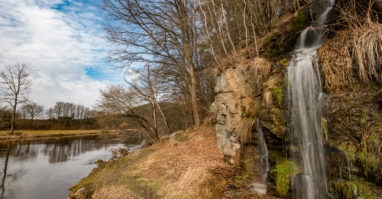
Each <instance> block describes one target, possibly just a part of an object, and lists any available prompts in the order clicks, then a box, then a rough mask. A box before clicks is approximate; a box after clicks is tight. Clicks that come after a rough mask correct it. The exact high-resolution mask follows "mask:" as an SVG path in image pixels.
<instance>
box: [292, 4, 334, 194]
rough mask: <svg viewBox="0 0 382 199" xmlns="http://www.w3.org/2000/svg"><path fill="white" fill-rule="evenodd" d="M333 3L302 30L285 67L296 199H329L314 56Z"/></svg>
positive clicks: (318, 75)
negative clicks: (297, 171)
mask: <svg viewBox="0 0 382 199" xmlns="http://www.w3.org/2000/svg"><path fill="white" fill-rule="evenodd" d="M334 3H335V2H334V0H328V6H327V8H326V9H325V11H324V12H323V13H322V14H321V16H320V17H319V18H318V19H317V22H316V23H315V24H314V25H313V26H311V27H308V28H306V29H305V30H304V31H302V33H301V35H300V40H299V43H298V45H297V48H296V50H295V51H294V53H293V59H292V60H291V63H290V65H289V67H288V81H289V84H288V85H289V87H288V93H289V110H290V125H289V126H290V130H291V137H290V138H291V140H290V141H291V155H292V158H293V159H294V160H295V161H296V163H297V165H299V167H300V168H301V172H302V174H301V175H299V176H300V178H299V179H298V181H299V183H297V184H298V186H299V187H295V190H298V191H296V198H298V199H322V198H328V197H330V194H329V193H328V188H327V179H326V161H325V156H324V148H323V144H322V140H323V132H322V129H321V118H322V105H323V101H324V96H325V95H324V94H323V93H322V88H321V82H320V74H319V70H318V68H317V64H316V63H317V58H316V54H317V50H318V48H319V47H320V46H321V45H322V44H323V42H324V38H325V33H324V31H323V28H322V26H323V25H325V23H326V21H327V17H328V15H329V13H330V11H331V10H332V8H333V6H334ZM296 180H297V179H296Z"/></svg>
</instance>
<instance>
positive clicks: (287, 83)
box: [285, 76, 290, 88]
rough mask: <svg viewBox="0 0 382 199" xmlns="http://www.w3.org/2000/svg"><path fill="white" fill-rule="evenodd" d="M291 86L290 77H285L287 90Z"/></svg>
mask: <svg viewBox="0 0 382 199" xmlns="http://www.w3.org/2000/svg"><path fill="white" fill-rule="evenodd" d="M289 84H290V82H289V78H288V76H285V88H288V87H289Z"/></svg>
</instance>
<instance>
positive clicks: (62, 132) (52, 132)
mask: <svg viewBox="0 0 382 199" xmlns="http://www.w3.org/2000/svg"><path fill="white" fill-rule="evenodd" d="M7 132H9V131H0V135H1V134H4V133H7ZM20 132H21V133H22V134H81V133H99V132H101V130H45V131H44V130H38V131H34V130H16V131H15V133H20Z"/></svg>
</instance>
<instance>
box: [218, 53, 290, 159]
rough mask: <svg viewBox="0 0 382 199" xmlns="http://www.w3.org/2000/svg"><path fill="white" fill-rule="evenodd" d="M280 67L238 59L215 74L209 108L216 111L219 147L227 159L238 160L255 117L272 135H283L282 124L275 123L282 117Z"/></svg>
mask: <svg viewBox="0 0 382 199" xmlns="http://www.w3.org/2000/svg"><path fill="white" fill-rule="evenodd" d="M280 67H283V66H281V65H279V66H276V67H272V64H271V62H269V61H267V60H265V59H262V58H256V59H254V60H244V61H243V60H241V61H240V63H238V64H235V67H231V68H228V69H226V70H224V71H223V72H222V73H221V74H219V75H218V77H217V85H216V88H215V92H216V93H217V96H216V98H215V102H214V103H213V105H212V111H213V112H215V113H216V114H217V124H216V133H217V139H218V148H219V149H220V150H222V151H223V152H224V154H225V155H226V158H227V159H226V160H227V161H229V162H230V163H235V162H237V161H236V160H237V159H236V158H238V156H239V154H240V153H239V152H240V149H241V146H243V145H245V144H250V143H252V140H253V139H254V135H255V134H254V132H255V129H256V128H254V125H255V122H254V121H255V118H260V120H261V121H262V125H263V128H265V131H267V132H270V131H271V132H272V133H274V137H280V138H281V137H283V136H284V135H285V127H281V126H282V125H277V124H276V125H275V123H282V121H283V119H280V118H282V117H283V111H282V110H281V109H280V107H281V106H282V102H281V101H282V95H283V94H282V89H281V84H282V73H281V70H280ZM275 91H276V92H275ZM283 125H284V124H283ZM284 126H285V125H284Z"/></svg>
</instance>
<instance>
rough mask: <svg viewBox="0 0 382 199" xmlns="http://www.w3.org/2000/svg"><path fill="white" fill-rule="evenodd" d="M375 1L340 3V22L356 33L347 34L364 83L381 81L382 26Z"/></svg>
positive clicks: (349, 0)
mask: <svg viewBox="0 0 382 199" xmlns="http://www.w3.org/2000/svg"><path fill="white" fill-rule="evenodd" d="M374 4H375V0H346V1H340V2H339V4H338V10H339V11H340V22H342V25H344V26H345V27H346V28H348V29H349V30H351V32H352V33H353V34H352V36H351V37H348V38H350V41H351V43H350V46H349V48H350V49H351V53H350V54H351V55H352V58H353V62H354V63H353V64H354V65H357V67H358V68H357V70H358V76H359V79H360V80H361V81H362V82H363V83H365V84H368V83H370V81H376V82H379V83H381V82H382V58H381V55H382V25H381V24H380V23H379V18H378V13H377V11H375V10H374V9H373V6H374ZM343 43H347V42H346V41H344V42H343ZM347 44H348V43H347Z"/></svg>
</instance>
